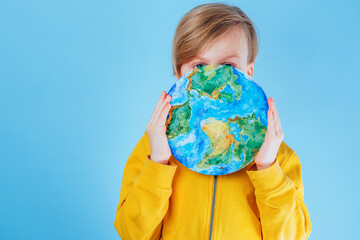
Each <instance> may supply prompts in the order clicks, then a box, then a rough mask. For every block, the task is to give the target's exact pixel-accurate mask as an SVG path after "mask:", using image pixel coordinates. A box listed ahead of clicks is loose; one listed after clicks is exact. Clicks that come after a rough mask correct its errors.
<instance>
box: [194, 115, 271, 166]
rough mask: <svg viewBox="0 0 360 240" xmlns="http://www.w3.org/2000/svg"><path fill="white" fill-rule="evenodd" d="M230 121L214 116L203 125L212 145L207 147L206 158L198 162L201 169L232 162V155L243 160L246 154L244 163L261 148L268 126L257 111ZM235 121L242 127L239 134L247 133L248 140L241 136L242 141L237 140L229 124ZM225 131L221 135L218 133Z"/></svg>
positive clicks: (229, 119) (249, 160)
mask: <svg viewBox="0 0 360 240" xmlns="http://www.w3.org/2000/svg"><path fill="white" fill-rule="evenodd" d="M228 121H229V122H228V123H226V122H223V121H219V120H216V119H213V118H209V119H206V121H204V125H203V126H202V129H203V131H204V132H205V134H206V135H207V136H208V137H209V140H210V146H209V148H208V149H207V151H206V153H205V156H204V158H203V159H202V160H201V161H200V162H199V163H198V165H197V167H198V168H199V169H206V168H208V167H210V166H211V165H218V164H220V163H230V162H231V155H233V160H234V161H241V159H240V158H239V156H240V155H241V153H243V155H244V158H245V159H244V162H243V163H242V166H241V167H240V168H242V167H243V166H244V165H246V164H248V163H250V162H251V160H252V159H253V157H254V154H255V153H256V152H257V151H258V150H259V149H260V147H261V145H262V143H263V142H264V138H265V133H266V129H267V127H266V126H264V125H263V124H262V123H261V122H260V119H259V118H258V119H257V118H256V116H255V113H253V114H252V115H250V116H247V117H238V116H236V117H235V118H234V119H231V118H228ZM231 123H235V124H236V125H237V126H238V127H240V131H239V133H238V134H239V135H240V136H241V135H246V136H247V137H248V138H247V140H246V141H244V139H243V138H242V137H241V138H240V139H241V141H237V140H236V139H235V136H234V135H232V134H231V133H230V132H231V127H230V125H229V124H231ZM219 132H223V133H222V135H221V136H218V135H216V134H217V133H219ZM232 144H234V149H233V152H232V153H231V146H232Z"/></svg>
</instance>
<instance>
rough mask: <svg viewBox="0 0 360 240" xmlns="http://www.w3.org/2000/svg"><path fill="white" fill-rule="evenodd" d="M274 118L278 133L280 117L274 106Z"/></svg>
mask: <svg viewBox="0 0 360 240" xmlns="http://www.w3.org/2000/svg"><path fill="white" fill-rule="evenodd" d="M274 119H275V131H276V134H280V131H281V126H280V118H279V113H278V111H277V109H276V107H275V111H274Z"/></svg>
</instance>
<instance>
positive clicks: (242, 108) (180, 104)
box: [166, 65, 269, 175]
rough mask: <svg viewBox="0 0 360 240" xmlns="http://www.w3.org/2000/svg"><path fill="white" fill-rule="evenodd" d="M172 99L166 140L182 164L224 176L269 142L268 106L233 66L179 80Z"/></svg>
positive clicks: (250, 81) (213, 68) (216, 67)
mask: <svg viewBox="0 0 360 240" xmlns="http://www.w3.org/2000/svg"><path fill="white" fill-rule="evenodd" d="M168 94H169V95H170V96H171V102H170V104H171V105H172V107H171V109H170V111H169V115H168V116H167V121H166V127H167V130H166V135H167V138H168V143H169V147H170V150H171V153H172V155H173V156H174V157H175V158H176V159H177V160H178V161H179V162H180V163H181V164H183V165H184V166H186V167H187V168H189V169H191V170H193V171H196V172H198V173H201V174H206V175H224V174H229V173H233V172H235V171H238V170H240V169H242V168H244V167H246V166H247V165H248V164H249V163H251V162H252V161H253V160H254V158H255V156H256V153H257V152H258V151H259V149H260V147H261V145H262V143H263V142H264V139H265V133H266V130H267V111H268V109H269V106H268V103H267V97H266V95H265V93H264V91H263V90H262V88H261V87H260V85H259V84H258V83H256V82H255V81H254V80H253V78H252V77H251V76H249V75H247V74H246V73H244V72H242V71H241V70H239V69H237V68H234V67H232V66H229V65H204V66H201V67H199V68H195V69H193V70H192V71H190V72H188V73H186V74H184V75H183V76H182V77H181V78H179V79H178V80H177V81H176V83H175V84H174V85H173V86H172V87H171V89H170V90H169V92H168Z"/></svg>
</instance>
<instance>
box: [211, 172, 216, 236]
mask: <svg viewBox="0 0 360 240" xmlns="http://www.w3.org/2000/svg"><path fill="white" fill-rule="evenodd" d="M216 181H217V176H216V175H215V176H214V192H213V201H212V207H211V220H210V233H209V240H211V234H212V225H213V219H214V206H215V193H216Z"/></svg>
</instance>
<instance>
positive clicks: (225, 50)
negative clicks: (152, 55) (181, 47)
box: [178, 28, 254, 79]
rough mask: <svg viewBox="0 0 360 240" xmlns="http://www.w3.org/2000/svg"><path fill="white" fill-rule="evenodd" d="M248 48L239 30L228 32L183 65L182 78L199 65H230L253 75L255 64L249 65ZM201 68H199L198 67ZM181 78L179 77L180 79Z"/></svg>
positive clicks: (234, 29)
mask: <svg viewBox="0 0 360 240" xmlns="http://www.w3.org/2000/svg"><path fill="white" fill-rule="evenodd" d="M247 57H248V48H247V43H246V38H245V37H244V35H243V34H242V31H240V30H239V29H238V28H233V29H230V30H228V32H227V33H225V34H224V35H223V36H221V37H219V38H217V39H215V40H214V42H213V43H212V44H211V45H210V46H209V47H208V48H207V49H205V50H204V51H203V52H202V53H200V54H199V56H197V57H196V58H194V59H193V60H191V61H190V62H188V63H185V64H183V65H181V76H182V75H184V74H185V73H187V72H189V71H191V70H192V69H194V68H195V67H196V66H198V65H199V64H201V65H209V64H213V65H215V64H230V65H233V66H234V67H235V68H237V69H240V70H242V71H244V72H246V73H247V74H248V75H250V76H252V75H253V69H254V64H253V63H249V64H248V63H247ZM198 67H199V66H198ZM179 78H180V77H178V79H179Z"/></svg>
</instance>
